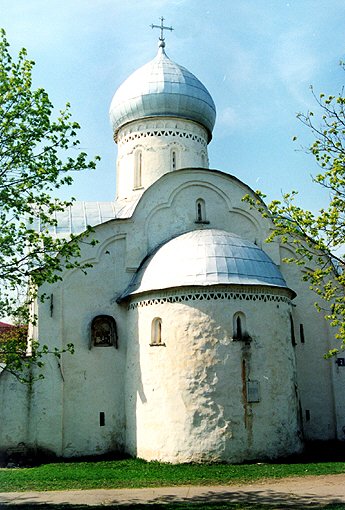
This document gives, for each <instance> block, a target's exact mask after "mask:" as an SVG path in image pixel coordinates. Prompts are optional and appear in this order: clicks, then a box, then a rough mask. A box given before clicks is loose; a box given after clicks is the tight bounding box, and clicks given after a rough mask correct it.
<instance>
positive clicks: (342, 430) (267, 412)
mask: <svg viewBox="0 0 345 510" xmlns="http://www.w3.org/2000/svg"><path fill="white" fill-rule="evenodd" d="M159 28H160V29H161V36H160V39H159V49H158V53H157V55H156V57H155V58H153V60H151V61H150V62H148V63H147V64H146V65H144V66H143V67H141V68H139V69H138V70H136V71H135V72H134V73H133V74H132V75H130V76H129V77H128V78H127V80H126V81H125V82H124V83H123V84H122V85H120V86H119V88H118V89H117V90H116V92H115V95H114V97H113V100H112V102H111V106H110V119H111V124H112V128H113V134H114V141H115V143H116V144H117V147H118V157H117V168H116V176H117V181H116V182H117V184H116V199H115V201H114V202H104V203H91V202H88V203H84V202H76V203H74V204H73V205H72V206H71V207H70V208H69V209H68V210H66V211H64V212H63V213H59V215H58V217H57V225H56V227H55V235H57V236H69V235H70V234H79V233H82V232H83V231H85V230H86V228H87V226H88V225H91V226H93V233H92V234H91V236H92V238H94V239H95V240H96V241H97V244H96V246H90V245H88V244H87V243H83V244H82V247H81V251H82V259H81V260H82V262H88V263H90V264H92V268H91V269H89V270H88V271H87V274H86V275H82V274H81V272H80V270H78V269H73V270H66V272H65V274H64V277H63V280H62V281H61V282H57V283H54V284H44V285H43V286H42V288H41V289H40V291H41V292H42V293H44V294H46V295H47V296H48V299H46V300H45V301H44V302H40V301H38V302H37V304H36V313H37V316H38V321H37V325H35V327H34V332H33V333H34V338H37V339H38V340H39V341H40V342H41V343H44V344H47V345H49V346H50V348H51V349H54V347H57V348H59V349H63V348H64V347H65V346H66V345H67V344H68V343H73V344H74V348H75V353H74V354H73V355H71V354H70V353H65V354H63V355H62V357H61V359H57V358H56V357H54V356H52V357H47V358H46V360H45V367H44V376H45V378H44V379H43V380H40V381H38V382H35V383H34V385H33V386H32V388H29V387H27V386H25V385H21V384H20V383H18V382H17V381H16V379H15V378H14V377H13V376H12V375H11V374H8V373H6V371H3V372H2V373H1V375H0V408H1V423H0V451H1V452H6V451H8V450H10V449H11V448H16V447H18V444H21V445H24V446H25V447H27V448H31V449H34V450H37V451H40V450H42V451H49V452H52V453H54V454H56V455H57V456H59V457H78V456H85V455H100V454H104V453H109V452H119V451H120V452H126V453H128V454H130V455H132V456H135V457H140V458H143V459H146V460H159V461H164V462H171V463H180V462H217V461H223V462H234V463H235V462H243V461H249V460H258V459H273V458H277V457H280V456H287V455H290V454H293V453H298V452H300V451H301V450H302V448H303V444H304V442H305V441H311V440H325V441H326V440H332V439H338V440H345V399H344V385H345V366H344V365H345V363H342V361H344V359H343V358H338V359H337V360H336V359H331V360H325V359H324V358H323V354H324V353H325V352H327V351H328V349H329V348H330V347H331V346H333V342H334V337H333V336H332V331H331V330H330V328H329V326H328V323H327V322H326V321H325V319H324V318H323V315H322V313H318V312H317V310H316V309H315V307H314V302H315V300H316V296H315V294H314V293H313V292H312V291H311V290H309V287H308V284H307V283H306V282H304V281H303V280H302V276H303V268H301V267H298V266H295V265H292V264H285V263H284V262H283V259H284V258H286V257H291V256H292V255H293V247H292V245H289V244H284V245H280V244H279V242H278V241H277V240H276V241H274V242H271V243H265V240H266V239H267V237H268V235H269V234H270V232H271V231H272V224H271V221H270V219H269V218H264V217H262V215H261V214H260V213H259V212H258V211H257V210H255V209H253V208H251V207H250V206H249V204H248V203H246V202H244V201H243V197H244V196H245V195H248V194H249V195H250V196H253V197H255V193H254V192H253V190H251V189H250V188H249V187H248V186H247V185H246V184H245V183H244V182H242V181H241V180H239V179H238V178H237V177H236V176H234V175H230V174H229V173H228V172H224V171H222V170H218V169H212V167H210V163H209V158H208V144H209V143H210V141H211V139H212V130H213V127H214V124H215V120H216V108H215V104H214V102H213V100H212V97H211V95H210V93H209V92H208V90H207V89H206V88H205V86H204V85H203V84H202V83H201V82H200V81H199V80H198V78H197V77H195V76H194V75H193V74H192V73H191V72H190V71H188V70H187V69H186V68H184V67H182V66H181V65H179V64H177V63H175V62H174V61H173V60H171V59H170V58H169V57H168V55H167V53H166V50H165V40H164V29H166V28H167V27H164V26H163V20H162V24H161V26H160V27H159Z"/></svg>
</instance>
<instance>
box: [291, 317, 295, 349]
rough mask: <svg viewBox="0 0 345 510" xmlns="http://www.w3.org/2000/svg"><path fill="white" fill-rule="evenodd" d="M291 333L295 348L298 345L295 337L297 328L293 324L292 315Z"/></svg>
mask: <svg viewBox="0 0 345 510" xmlns="http://www.w3.org/2000/svg"><path fill="white" fill-rule="evenodd" d="M290 331H291V343H292V345H293V346H295V345H296V337H295V326H294V323H293V317H292V313H290Z"/></svg>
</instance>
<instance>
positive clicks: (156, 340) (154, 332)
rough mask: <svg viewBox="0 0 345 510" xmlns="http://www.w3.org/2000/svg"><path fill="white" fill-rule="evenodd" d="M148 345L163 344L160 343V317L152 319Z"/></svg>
mask: <svg viewBox="0 0 345 510" xmlns="http://www.w3.org/2000/svg"><path fill="white" fill-rule="evenodd" d="M150 345H164V344H163V343H162V319H161V318H160V317H155V318H154V319H153V321H152V324H151V344H150Z"/></svg>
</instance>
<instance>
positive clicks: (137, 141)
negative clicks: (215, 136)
mask: <svg viewBox="0 0 345 510" xmlns="http://www.w3.org/2000/svg"><path fill="white" fill-rule="evenodd" d="M207 138H208V135H207V131H206V130H205V129H204V128H203V127H202V126H200V125H199V124H196V123H195V122H191V121H188V120H182V119H165V118H161V119H158V120H157V119H146V120H141V121H135V122H131V123H130V124H128V125H126V126H124V127H123V128H121V130H120V132H119V134H118V138H117V143H118V157H117V198H118V199H119V200H122V199H129V198H131V197H133V196H135V195H137V194H138V193H139V194H140V193H142V192H143V190H145V189H147V188H149V187H150V186H151V185H152V184H153V183H154V182H155V181H157V180H158V179H159V178H160V177H161V176H162V175H164V174H166V173H168V172H172V171H174V170H178V169H179V168H186V167H196V168H197V167H201V168H208V154H207ZM139 153H141V156H140V163H139ZM173 153H174V156H173ZM138 166H140V167H141V168H140V169H138ZM136 172H138V173H140V174H141V177H140V179H138V178H136Z"/></svg>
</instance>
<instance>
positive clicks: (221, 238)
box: [121, 229, 287, 299]
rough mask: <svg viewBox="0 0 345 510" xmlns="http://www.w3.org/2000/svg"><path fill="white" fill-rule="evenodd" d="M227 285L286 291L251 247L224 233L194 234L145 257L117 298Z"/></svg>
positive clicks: (278, 276) (273, 268)
mask: <svg viewBox="0 0 345 510" xmlns="http://www.w3.org/2000/svg"><path fill="white" fill-rule="evenodd" d="M230 284H235V285H264V286H274V287H283V288H287V285H286V282H285V280H284V278H283V276H282V274H281V272H280V271H279V269H278V267H277V266H276V264H274V263H273V262H272V260H271V259H270V258H269V256H268V255H267V254H266V253H265V252H264V251H263V250H261V249H260V248H259V247H258V246H256V245H255V244H253V243H251V242H250V241H246V240H244V239H242V238H240V237H239V236H237V235H235V234H232V233H229V232H226V231H224V230H216V229H206V230H194V231H192V232H188V233H186V234H182V235H180V236H178V237H175V238H173V239H171V240H170V241H168V242H167V243H165V244H163V245H162V246H161V247H159V248H158V249H157V250H156V251H155V252H154V253H153V254H152V255H151V256H150V257H148V259H146V261H145V262H144V263H143V264H142V266H141V267H140V268H139V270H138V271H137V273H136V275H135V276H134V279H133V281H132V283H131V284H130V285H129V287H128V288H127V290H126V291H125V293H124V294H123V296H122V297H121V298H122V299H123V298H125V297H128V296H130V295H133V294H139V293H141V292H147V291H152V290H160V289H168V288H173V287H184V286H209V285H230Z"/></svg>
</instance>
